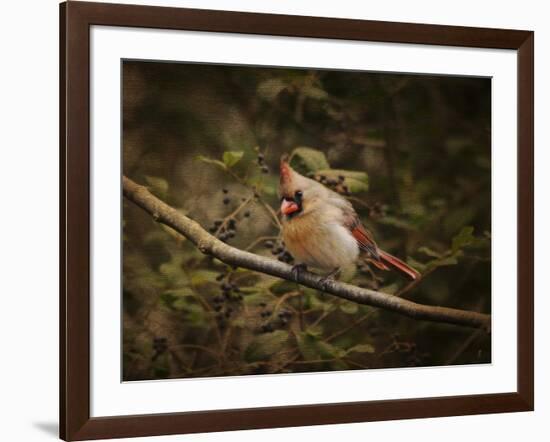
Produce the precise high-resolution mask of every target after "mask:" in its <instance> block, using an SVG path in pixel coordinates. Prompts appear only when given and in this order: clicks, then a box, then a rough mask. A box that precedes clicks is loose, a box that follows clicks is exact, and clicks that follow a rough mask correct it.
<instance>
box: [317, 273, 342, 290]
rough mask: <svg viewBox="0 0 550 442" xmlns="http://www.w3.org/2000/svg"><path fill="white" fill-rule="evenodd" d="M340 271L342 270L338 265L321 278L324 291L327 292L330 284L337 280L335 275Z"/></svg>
mask: <svg viewBox="0 0 550 442" xmlns="http://www.w3.org/2000/svg"><path fill="white" fill-rule="evenodd" d="M339 272H340V267H337V268H335V269H334V270H332V271H331V272H330V273H329V274H328V275H326V276H324V277H323V278H322V279H321V281H320V283H321V289H322V290H323V292H325V291H326V290H327V288H328V286H329V285H330V284H331V283H333V282H334V281H335V278H334V277H335V276H337V275H338V273H339Z"/></svg>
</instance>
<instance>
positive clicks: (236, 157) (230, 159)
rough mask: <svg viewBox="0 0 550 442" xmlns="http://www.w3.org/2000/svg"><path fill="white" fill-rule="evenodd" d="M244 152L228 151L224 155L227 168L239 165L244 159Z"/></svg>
mask: <svg viewBox="0 0 550 442" xmlns="http://www.w3.org/2000/svg"><path fill="white" fill-rule="evenodd" d="M243 155H244V152H243V151H239V152H237V151H234V150H227V151H225V152H224V153H223V163H224V164H225V165H226V166H227V167H233V166H234V165H235V164H237V163H238V162H239V161H240V160H241V158H242V157H243Z"/></svg>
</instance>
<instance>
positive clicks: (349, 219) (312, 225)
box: [279, 156, 420, 281]
mask: <svg viewBox="0 0 550 442" xmlns="http://www.w3.org/2000/svg"><path fill="white" fill-rule="evenodd" d="M279 195H280V196H281V213H282V217H283V219H282V220H283V222H282V227H283V228H282V232H283V240H284V242H285V244H286V247H287V248H288V250H289V252H290V253H291V254H292V256H293V257H294V259H295V260H296V261H297V262H298V263H299V264H297V265H295V266H294V268H293V272H294V273H295V274H296V273H297V272H298V271H299V270H300V269H303V268H305V267H307V266H311V267H315V268H318V269H320V270H325V271H327V270H328V271H329V274H328V275H327V276H326V277H325V281H326V280H327V279H328V278H330V277H332V276H333V275H334V274H336V273H338V272H339V270H340V269H343V268H345V267H347V266H349V265H351V264H353V263H355V262H356V261H357V260H358V259H359V257H360V256H363V257H364V259H366V260H367V261H368V262H370V263H372V264H373V265H374V266H375V267H377V268H379V269H382V270H389V269H390V267H393V268H394V269H397V270H400V271H401V272H403V273H405V274H406V275H408V276H409V277H410V278H412V279H417V278H418V277H419V276H420V274H419V273H418V272H417V271H416V270H414V269H412V268H411V267H409V266H408V265H407V264H405V263H404V262H403V261H401V260H400V259H398V258H396V257H395V256H392V255H390V254H389V253H387V252H384V251H383V250H380V249H379V248H378V246H377V245H376V243H375V242H374V239H373V238H372V235H371V234H370V232H369V231H368V230H367V229H365V227H363V225H362V224H361V220H360V219H359V217H358V216H357V213H356V212H355V210H354V209H353V206H352V205H351V203H350V202H349V201H348V200H347V199H345V198H344V197H342V196H340V195H339V194H338V193H336V192H334V191H332V190H330V189H328V188H327V187H325V186H323V185H322V184H320V183H318V182H317V181H314V180H312V179H309V178H306V177H304V176H302V175H300V174H299V173H298V172H296V171H295V170H294V169H292V167H290V165H289V163H288V160H287V159H286V157H285V156H283V158H282V159H281V165H280V183H279Z"/></svg>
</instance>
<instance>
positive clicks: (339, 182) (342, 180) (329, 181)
mask: <svg viewBox="0 0 550 442" xmlns="http://www.w3.org/2000/svg"><path fill="white" fill-rule="evenodd" d="M308 176H309V177H310V178H312V179H314V180H315V181H317V182H319V183H321V184H323V185H325V186H327V187H328V188H329V189H331V190H334V191H335V192H338V193H340V194H342V195H345V196H349V195H351V192H350V190H349V187H348V186H347V185H346V177H345V176H343V175H338V179H336V180H335V179H333V178H328V177H327V176H326V175H318V174H315V173H309V174H308Z"/></svg>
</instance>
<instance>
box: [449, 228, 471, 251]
mask: <svg viewBox="0 0 550 442" xmlns="http://www.w3.org/2000/svg"><path fill="white" fill-rule="evenodd" d="M473 233H474V228H473V227H472V226H467V227H463V228H462V230H461V231H460V232H459V234H458V235H456V236H455V237H454V238H453V246H452V249H453V252H457V251H458V250H460V249H462V248H463V247H466V246H468V245H470V244H472V243H473V242H474V241H475V237H474V235H473Z"/></svg>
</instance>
